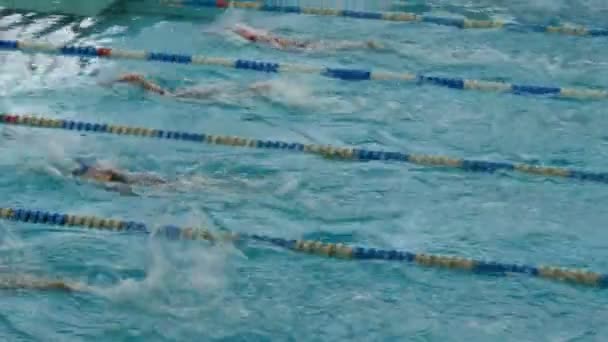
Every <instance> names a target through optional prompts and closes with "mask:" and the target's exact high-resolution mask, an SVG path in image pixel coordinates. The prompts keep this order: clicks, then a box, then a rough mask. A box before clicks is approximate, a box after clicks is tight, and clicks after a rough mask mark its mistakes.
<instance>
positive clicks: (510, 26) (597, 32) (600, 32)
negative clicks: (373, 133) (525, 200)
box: [160, 0, 608, 37]
mask: <svg viewBox="0 0 608 342" xmlns="http://www.w3.org/2000/svg"><path fill="white" fill-rule="evenodd" d="M160 4H161V5H164V6H172V7H202V8H209V7H215V8H222V9H224V8H239V9H247V10H254V11H262V12H276V13H292V14H308V15H319V16H332V17H346V18H355V19H371V20H385V21H394V22H418V23H427V24H434V25H441V26H451V27H457V28H460V29H505V30H509V31H518V32H546V33H552V34H563V35H570V36H590V37H605V36H608V29H605V28H589V27H584V26H580V25H576V26H555V25H534V24H521V23H517V22H505V21H501V20H475V19H466V18H455V17H446V16H436V15H430V14H416V13H408V12H370V11H352V10H339V9H333V8H314V7H300V6H277V5H270V4H265V3H264V1H241V0H238V1H231V0H160Z"/></svg>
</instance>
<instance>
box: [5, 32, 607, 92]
mask: <svg viewBox="0 0 608 342" xmlns="http://www.w3.org/2000/svg"><path fill="white" fill-rule="evenodd" d="M0 49H2V50H12V51H24V52H37V53H47V54H58V55H63V56H73V57H93V58H107V59H123V60H140V61H155V62H164V63H177V64H191V65H206V66H216V67H224V68H234V69H239V70H251V71H258V72H266V73H300V74H316V75H321V76H325V77H330V78H335V79H341V80H346V81H369V80H374V81H400V82H409V83H415V84H418V85H425V84H429V85H435V86H440V87H447V88H451V89H459V90H476V91H486V92H499V93H512V94H516V95H539V96H551V97H559V98H567V99H579V100H597V99H606V98H608V90H606V89H603V88H597V89H595V88H581V87H578V88H568V87H557V86H542V85H526V84H511V83H507V82H496V81H484V80H475V79H464V78H459V77H442V76H430V75H424V74H413V73H408V72H405V73H401V72H392V71H372V70H365V69H348V68H331V67H321V66H312V65H306V64H292V63H276V62H268V61H256V60H246V59H235V58H224V57H210V56H204V55H186V54H174V53H165V52H148V51H140V50H121V49H112V48H108V47H95V46H70V45H54V44H51V43H46V42H40V41H26V40H0Z"/></svg>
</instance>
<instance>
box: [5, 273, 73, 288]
mask: <svg viewBox="0 0 608 342" xmlns="http://www.w3.org/2000/svg"><path fill="white" fill-rule="evenodd" d="M0 290H39V291H42V290H46V291H63V292H72V291H77V290H78V288H77V287H75V286H73V285H71V284H68V283H66V282H64V281H62V280H48V279H40V278H34V277H32V276H25V275H22V276H18V277H16V276H11V277H4V276H2V277H0Z"/></svg>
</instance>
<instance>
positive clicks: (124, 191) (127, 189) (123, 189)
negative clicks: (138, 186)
mask: <svg viewBox="0 0 608 342" xmlns="http://www.w3.org/2000/svg"><path fill="white" fill-rule="evenodd" d="M103 188H104V189H106V190H108V191H115V192H118V193H120V194H121V195H123V196H137V193H135V192H134V191H133V188H131V186H130V185H128V184H123V183H104V184H103Z"/></svg>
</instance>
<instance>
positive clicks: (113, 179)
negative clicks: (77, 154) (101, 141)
mask: <svg viewBox="0 0 608 342" xmlns="http://www.w3.org/2000/svg"><path fill="white" fill-rule="evenodd" d="M75 161H76V163H77V164H78V165H77V167H75V168H74V169H72V170H71V172H70V173H71V175H72V176H73V177H78V178H81V179H87V180H92V181H96V182H99V183H101V184H104V186H105V188H106V189H108V190H113V191H118V192H120V193H121V194H123V195H136V194H135V192H133V189H132V188H131V186H132V185H160V184H167V181H166V180H165V179H164V178H162V177H159V176H156V175H153V174H148V173H129V172H125V171H120V170H117V169H113V168H104V167H102V166H99V165H95V164H88V163H86V162H84V161H83V160H82V159H76V160H75Z"/></svg>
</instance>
